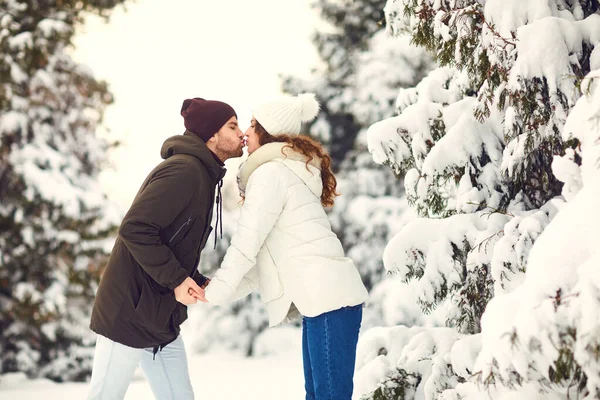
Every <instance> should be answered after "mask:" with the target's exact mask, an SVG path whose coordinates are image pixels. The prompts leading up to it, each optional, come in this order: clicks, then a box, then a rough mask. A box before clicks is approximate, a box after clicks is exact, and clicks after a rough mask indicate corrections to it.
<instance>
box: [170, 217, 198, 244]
mask: <svg viewBox="0 0 600 400" xmlns="http://www.w3.org/2000/svg"><path fill="white" fill-rule="evenodd" d="M190 222H192V216H191V215H190V216H189V217H188V219H187V221H185V223H184V224H183V225H181V226H180V227H179V229H177V232H175V234H174V235H173V236H171V239H169V243H171V242H172V241H173V240H175V238H176V237H177V235H179V232H181V230H182V229H183V228H185V227H186V226H188V225H189V224H190Z"/></svg>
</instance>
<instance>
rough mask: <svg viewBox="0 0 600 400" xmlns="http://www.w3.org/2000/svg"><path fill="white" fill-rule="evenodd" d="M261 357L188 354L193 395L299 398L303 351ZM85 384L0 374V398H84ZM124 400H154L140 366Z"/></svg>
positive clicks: (296, 349) (34, 399)
mask: <svg viewBox="0 0 600 400" xmlns="http://www.w3.org/2000/svg"><path fill="white" fill-rule="evenodd" d="M299 344H300V343H298V346H296V345H294V347H297V348H292V349H289V351H287V352H285V353H283V354H278V355H272V356H267V357H262V358H243V357H241V356H237V355H233V354H231V353H225V354H208V355H192V356H190V358H189V362H190V375H191V377H192V384H193V386H194V391H195V394H196V399H198V400H203V399H261V400H272V399H273V400H274V399H277V400H281V399H286V400H301V399H303V398H304V388H303V384H304V378H303V372H302V356H301V349H300V346H299ZM86 395H87V385H86V384H84V383H69V384H56V383H53V382H50V381H46V380H37V381H30V380H26V379H25V378H23V377H22V376H21V375H17V374H12V375H3V376H2V377H1V381H0V400H30V399H31V400H82V399H85V397H86ZM125 399H126V400H142V399H143V400H151V399H154V396H153V395H152V392H151V391H150V387H149V385H148V384H147V382H146V381H145V378H144V377H143V375H142V374H141V372H140V371H138V372H137V373H136V376H135V379H134V381H133V382H132V384H131V385H130V387H129V391H128V392H127V396H126V397H125Z"/></svg>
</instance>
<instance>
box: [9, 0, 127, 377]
mask: <svg viewBox="0 0 600 400" xmlns="http://www.w3.org/2000/svg"><path fill="white" fill-rule="evenodd" d="M121 2H122V0H80V1H44V2H37V1H16V0H0V10H1V11H0V54H1V57H0V372H3V373H6V372H13V371H22V372H25V373H27V374H28V375H30V376H45V377H48V378H50V379H53V380H56V381H65V380H83V379H85V378H86V376H87V374H88V373H89V371H90V369H91V356H92V353H91V351H92V350H93V349H92V348H89V347H88V348H86V347H85V346H86V345H87V346H89V345H90V344H93V342H91V340H93V336H92V335H91V332H89V329H88V328H87V326H88V323H89V320H88V313H89V310H90V309H91V302H92V299H93V295H94V289H95V285H96V282H97V280H98V276H99V270H100V268H101V266H102V264H103V261H104V258H105V256H106V249H105V248H103V243H102V239H103V238H105V237H106V236H107V235H108V233H109V231H110V230H111V229H112V227H113V224H114V223H115V222H116V221H115V218H111V216H110V215H107V212H109V208H108V207H107V206H106V204H107V201H106V199H105V196H104V195H103V194H102V192H101V189H100V187H99V184H98V182H97V176H98V173H99V171H100V169H101V167H102V166H103V164H104V160H105V155H106V150H107V148H108V147H109V145H108V144H107V143H106V141H104V140H102V139H100V138H98V137H97V136H96V134H95V130H96V128H97V127H98V125H99V124H100V122H101V120H102V114H103V110H104V108H105V107H106V106H107V105H108V104H110V103H111V102H112V97H111V95H110V93H109V92H108V89H107V85H106V84H105V83H104V82H100V81H97V80H96V79H94V77H93V75H92V73H91V71H89V70H88V69H86V68H83V67H82V66H80V65H77V64H76V63H75V62H74V61H73V60H72V59H71V57H70V56H69V52H68V50H69V46H70V40H71V38H72V36H73V34H74V30H75V26H76V25H77V24H78V23H79V22H81V19H82V17H83V13H84V12H92V13H96V14H100V15H103V16H107V15H108V13H109V12H110V10H111V9H112V8H114V7H115V6H116V5H117V4H119V3H121ZM90 342H91V343H90Z"/></svg>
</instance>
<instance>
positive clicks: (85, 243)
mask: <svg viewBox="0 0 600 400" xmlns="http://www.w3.org/2000/svg"><path fill="white" fill-rule="evenodd" d="M119 3H121V1H105V0H103V1H94V0H86V1H78V2H58V1H50V2H44V4H42V3H41V2H31V1H17V0H0V50H1V53H0V54H1V55H2V57H0V374H8V373H17V372H20V373H25V375H26V376H27V377H28V378H47V379H50V380H53V381H56V382H65V381H80V382H85V381H86V380H87V379H89V374H90V370H91V357H92V355H93V345H94V334H93V333H92V332H91V331H90V330H89V328H88V323H89V313H90V310H91V304H92V300H93V297H94V292H95V289H96V287H97V282H98V279H99V277H100V275H101V271H102V267H103V264H104V262H105V260H106V256H107V254H108V252H109V251H110V249H111V247H112V243H113V241H114V234H115V228H116V227H117V226H118V224H119V223H120V217H122V215H120V214H119V211H117V210H118V209H117V207H115V205H114V204H113V203H112V202H111V199H110V198H108V197H107V196H106V195H105V194H104V193H103V192H102V188H101V187H100V186H99V184H98V179H97V178H98V174H99V173H100V171H101V170H102V169H103V168H105V167H106V157H107V154H108V153H109V152H110V151H111V147H112V146H113V144H112V143H108V142H107V141H106V140H104V139H101V138H100V137H99V135H98V134H97V130H98V129H99V127H101V125H102V122H103V113H104V110H105V109H106V107H108V106H109V105H110V104H111V103H112V101H113V99H112V96H111V93H110V91H109V90H108V86H107V83H106V82H103V81H100V80H97V79H96V78H94V73H93V71H91V70H89V69H88V68H85V67H83V66H81V65H79V64H77V63H76V62H74V61H73V59H72V58H71V56H70V53H69V47H70V45H71V39H72V36H73V35H74V32H75V27H76V26H77V24H78V23H80V22H81V20H82V17H83V15H85V14H86V13H95V14H99V15H103V16H106V17H108V16H109V15H110V12H111V10H112V9H113V8H114V7H115V6H116V5H117V4H119ZM312 7H313V8H314V10H315V12H316V14H317V15H319V17H320V18H321V20H322V21H321V22H322V24H320V25H319V28H318V30H317V31H316V32H315V34H314V37H313V44H314V46H315V48H316V49H317V52H318V55H319V58H320V60H321V64H320V66H318V67H316V68H315V70H314V71H313V73H312V74H311V76H310V77H309V78H298V77H295V76H284V77H283V78H282V82H281V84H282V90H283V91H285V92H287V93H291V94H297V93H300V92H314V93H316V95H317V98H318V100H319V101H320V103H321V113H320V114H319V117H318V118H317V119H316V120H315V121H314V122H312V123H311V124H310V125H307V126H306V127H305V130H306V131H307V132H309V133H310V134H311V135H312V136H314V137H316V138H318V139H319V140H321V141H322V142H323V143H325V144H326V146H327V148H328V149H329V152H330V154H331V155H332V159H333V166H334V169H335V172H336V176H337V179H338V192H339V193H341V196H340V197H338V198H337V199H336V204H335V205H334V207H333V208H332V209H331V210H329V217H330V220H331V222H332V226H333V228H334V230H335V232H336V234H337V235H338V236H339V237H340V239H341V240H342V243H343V245H344V248H345V250H346V253H347V255H348V256H349V257H351V258H352V259H353V260H354V261H355V263H356V264H357V267H358V268H359V271H360V273H361V276H362V277H363V280H364V282H365V284H366V286H367V288H368V289H369V291H370V300H369V302H368V304H367V307H366V309H365V314H364V319H363V324H362V331H361V336H360V339H359V345H358V355H357V365H356V373H355V396H354V397H355V398H356V399H357V400H358V399H363V400H367V399H373V400H376V399H377V400H381V399H388V400H392V399H406V400H412V399H415V400H434V399H439V400H459V399H462V400H475V399H493V400H500V399H501V400H517V399H518V400H521V399H523V400H525V399H527V400H530V399H556V400H566V399H576V398H579V399H597V398H600V317H599V313H600V254H599V253H598V248H599V246H598V243H600V209H599V207H598V204H600V88H599V87H600V3H599V2H598V1H597V0H573V1H570V0H545V1H534V0H524V1H516V0H482V1H474V0H387V1H386V0H353V1H349V0H314V1H313V3H312ZM228 190H229V191H226V192H225V195H226V196H228V195H229V196H230V197H235V196H236V193H235V192H236V191H235V188H229V189H228ZM229 204H230V206H229V207H226V208H227V209H226V210H225V212H224V218H223V223H224V227H223V228H224V229H223V239H220V240H219V241H218V243H217V248H216V249H214V250H213V249H212V246H210V247H211V248H208V247H209V246H207V249H206V250H205V251H204V252H203V256H202V259H201V264H200V269H201V271H202V272H203V273H204V274H206V275H207V276H211V274H212V272H213V271H214V270H215V269H216V268H217V267H218V266H219V264H220V261H221V259H222V257H223V255H224V253H225V250H226V249H227V246H228V243H229V239H230V238H231V236H232V234H233V232H234V231H235V229H236V224H237V217H238V215H237V214H238V209H237V202H236V201H229ZM208 243H209V244H212V243H213V238H212V237H211V238H210V239H209V241H208ZM276 329H277V328H276ZM271 331H274V332H271ZM190 332H191V333H190ZM184 333H185V334H189V336H188V337H186V340H187V344H188V345H189V346H190V348H191V349H192V351H193V352H195V353H197V354H210V353H211V352H217V351H218V352H221V351H225V352H230V353H236V356H244V357H251V358H252V357H254V358H259V357H263V356H265V355H268V354H270V353H278V352H279V351H280V349H281V348H283V347H286V346H287V343H294V339H290V338H291V337H293V336H294V334H295V333H297V334H298V335H299V329H298V325H292V326H291V327H288V328H285V329H281V330H272V329H271V330H270V329H268V322H267V315H266V311H265V309H264V307H263V305H262V304H261V302H260V300H259V297H258V295H256V294H252V295H250V296H249V297H247V298H245V299H243V300H241V301H238V302H236V303H233V304H231V305H229V306H226V307H222V308H218V307H205V306H193V307H191V312H190V320H189V321H188V322H186V326H185V329H184ZM192 333H193V334H192ZM288 339H289V340H291V341H288ZM2 379H3V376H2V375H0V397H2V396H1V390H2Z"/></svg>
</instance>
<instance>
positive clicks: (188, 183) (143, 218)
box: [90, 132, 225, 348]
mask: <svg viewBox="0 0 600 400" xmlns="http://www.w3.org/2000/svg"><path fill="white" fill-rule="evenodd" d="M161 156H162V158H163V159H165V160H164V161H163V162H162V163H161V164H159V165H158V166H157V167H156V168H155V169H154V170H153V171H152V172H151V173H150V175H148V177H147V178H146V180H145V181H144V183H143V184H142V187H141V188H140V190H139V192H138V194H137V195H136V197H135V199H134V200H133V203H132V205H131V208H130V209H129V211H128V212H127V214H126V215H125V218H124V219H123V222H122V223H121V226H120V228H119V233H118V237H117V240H116V242H115V245H114V248H113V250H112V253H111V255H110V258H109V260H108V264H107V266H106V269H105V271H104V273H103V275H102V279H101V281H100V286H99V288H98V292H97V294H96V300H95V302H94V308H93V311H92V319H91V324H90V328H91V329H92V330H93V331H94V332H96V333H98V334H100V335H103V336H105V337H107V338H109V339H111V340H113V341H115V342H119V343H122V344H124V345H126V346H130V347H136V348H147V347H156V346H160V345H166V344H168V343H170V342H171V341H173V340H175V339H176V338H177V335H178V334H179V326H180V325H181V323H182V322H183V321H185V320H186V319H187V307H186V306H185V305H183V304H181V303H179V302H177V301H176V300H175V295H174V292H173V289H175V288H176V287H177V286H179V284H181V283H182V282H183V281H184V280H185V278H186V277H188V276H189V277H192V278H194V279H195V280H196V281H197V282H198V281H199V280H200V279H199V278H200V277H201V275H200V274H199V273H198V272H197V270H196V268H197V265H198V262H199V260H200V252H201V251H202V249H203V248H204V245H205V244H206V241H207V239H208V236H209V234H210V232H211V230H212V228H211V227H210V222H211V218H212V209H213V205H214V199H215V188H216V186H217V184H218V183H219V181H220V180H221V179H222V178H223V176H224V175H225V168H224V167H223V164H222V163H221V162H220V161H218V160H217V159H216V157H215V156H214V154H213V153H212V152H211V151H210V150H209V149H208V148H207V147H206V144H205V143H204V142H203V141H202V140H201V139H199V138H198V137H197V136H196V135H194V134H193V133H191V132H186V133H185V134H184V135H177V136H173V137H171V138H169V139H167V140H166V141H165V143H164V144H163V147H162V149H161Z"/></svg>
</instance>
